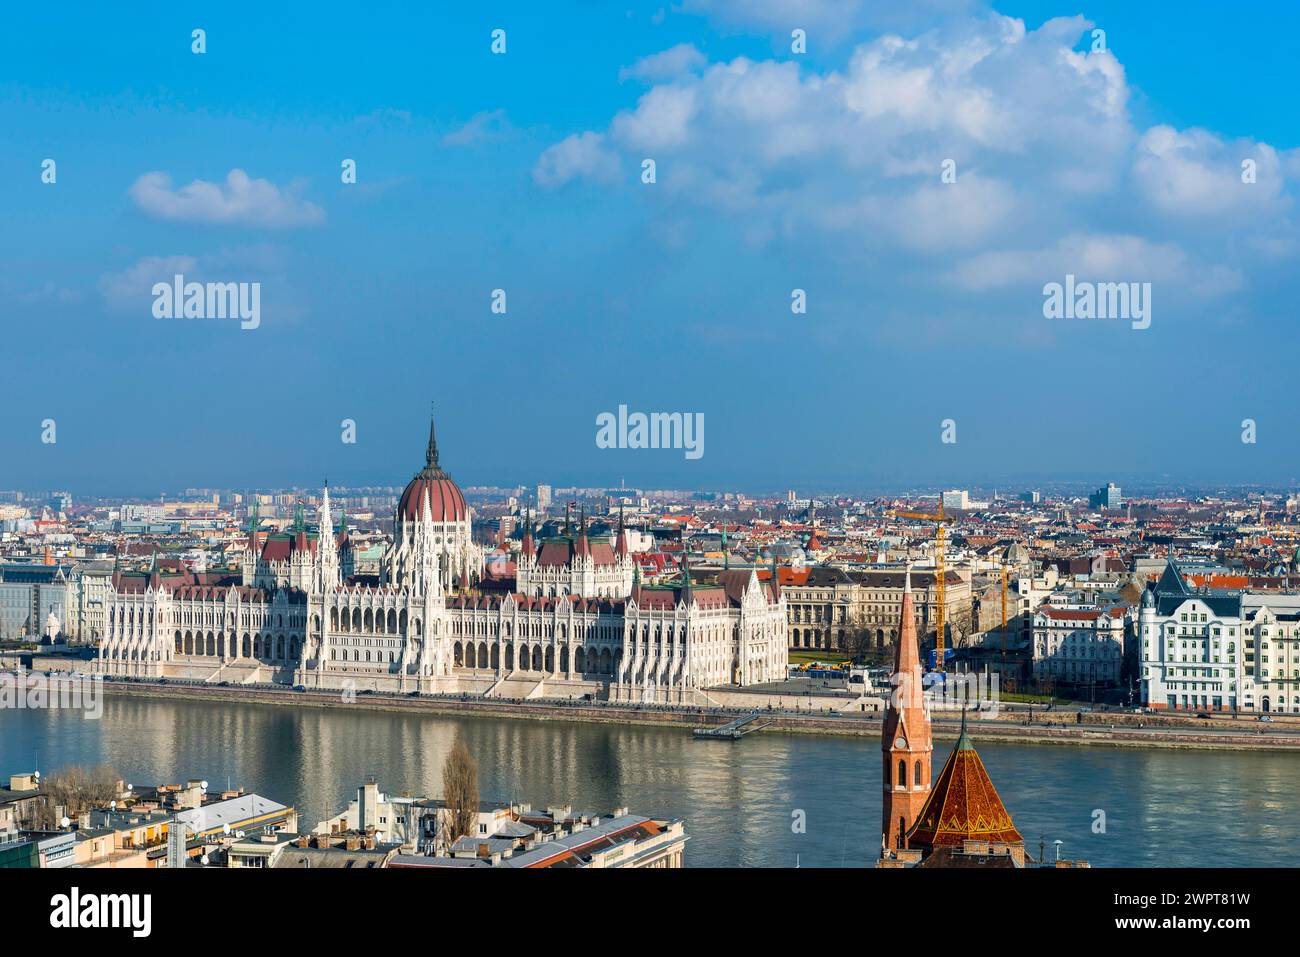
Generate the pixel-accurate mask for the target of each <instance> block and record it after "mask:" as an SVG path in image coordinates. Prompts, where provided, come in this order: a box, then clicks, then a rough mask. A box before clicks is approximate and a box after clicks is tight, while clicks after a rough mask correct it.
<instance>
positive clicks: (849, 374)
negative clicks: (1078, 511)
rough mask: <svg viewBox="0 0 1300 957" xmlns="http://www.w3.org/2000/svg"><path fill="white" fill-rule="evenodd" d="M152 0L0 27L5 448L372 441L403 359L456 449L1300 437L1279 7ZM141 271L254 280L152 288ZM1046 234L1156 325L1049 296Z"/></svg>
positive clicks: (830, 480)
mask: <svg viewBox="0 0 1300 957" xmlns="http://www.w3.org/2000/svg"><path fill="white" fill-rule="evenodd" d="M150 9H151V10H152V12H153V14H154V15H153V16H152V17H149V18H145V19H144V20H142V21H141V22H132V23H130V24H129V27H128V26H127V25H126V24H123V23H119V22H117V21H116V19H115V18H113V17H112V15H111V14H110V13H109V12H107V11H99V10H94V9H78V10H77V11H76V16H77V17H78V19H79V26H80V29H79V30H78V31H75V32H74V33H72V34H65V33H62V32H55V31H52V30H51V29H50V28H49V26H48V24H46V23H45V22H44V21H43V20H42V19H41V14H40V12H39V11H16V12H15V25H14V28H13V29H12V30H11V31H10V32H9V33H8V34H7V36H6V38H5V39H4V40H3V41H0V42H3V43H4V44H5V46H4V47H3V49H4V52H5V54H6V56H5V62H6V68H5V72H4V73H3V74H0V110H3V111H4V113H5V115H6V116H7V118H8V119H9V120H10V123H9V127H10V129H11V139H12V142H11V144H10V149H9V150H7V151H6V153H5V155H4V156H3V157H0V205H3V206H4V208H5V209H6V211H7V213H8V217H7V218H8V220H9V227H10V228H8V229H7V230H6V231H5V239H4V241H3V242H4V245H3V246H0V250H3V251H4V253H5V261H6V265H5V267H3V269H0V293H2V294H3V295H4V297H5V299H6V302H7V304H8V306H9V309H10V315H9V322H8V323H7V324H6V336H5V338H6V349H5V350H4V351H3V354H0V375H3V377H4V380H5V382H6V383H7V385H8V390H7V396H6V402H5V403H4V405H3V407H0V443H2V447H3V448H4V449H5V450H6V454H5V456H4V462H3V466H2V467H0V486H4V487H19V488H33V487H57V488H65V487H66V488H71V489H73V490H75V491H78V492H80V493H88V494H96V493H101V494H114V493H116V494H122V495H142V496H148V495H154V494H157V492H158V491H160V490H162V489H167V488H184V487H186V486H193V485H215V486H229V487H250V486H259V485H264V484H285V485H292V484H298V485H304V486H314V485H318V484H320V482H321V481H323V477H324V476H326V475H328V476H330V478H331V479H332V480H333V481H336V482H338V483H339V484H347V485H365V484H398V483H400V482H402V481H403V480H404V477H405V476H406V473H407V472H408V471H409V470H410V469H411V468H412V463H410V461H409V455H408V453H407V450H408V449H409V447H410V441H411V437H412V435H417V434H418V433H419V431H420V429H421V428H422V422H423V419H424V417H425V415H426V414H427V413H426V409H427V405H428V403H429V401H430V400H431V399H432V400H433V401H434V403H435V404H436V407H437V410H438V413H439V418H440V422H441V423H442V425H441V427H442V429H443V430H444V434H443V440H444V447H445V449H446V458H447V462H448V467H449V468H451V469H452V470H453V471H454V472H455V474H456V476H457V478H458V481H460V482H462V483H463V484H465V485H478V484H492V485H505V484H522V485H532V484H535V483H536V482H539V481H545V482H549V483H551V484H554V485H581V486H588V485H601V484H605V485H616V484H617V482H618V480H619V478H620V477H626V478H627V480H628V482H629V484H636V485H640V486H646V487H668V488H724V487H736V488H755V489H762V488H771V489H782V488H788V487H794V488H816V489H836V488H839V489H844V490H846V491H847V490H852V489H864V490H866V489H885V488H891V487H907V486H918V485H920V486H930V487H935V488H946V487H954V486H964V485H970V486H973V485H976V484H979V485H980V486H982V487H989V486H991V485H994V484H998V483H1001V482H1005V483H1007V484H1008V485H1010V483H1012V482H1023V483H1031V482H1042V481H1046V480H1051V479H1053V478H1063V477H1068V476H1071V475H1078V476H1086V478H1080V479H1079V481H1080V482H1081V483H1082V484H1084V485H1087V484H1089V483H1093V482H1096V481H1105V480H1107V479H1111V478H1117V479H1120V480H1122V481H1124V482H1126V483H1127V484H1130V485H1134V486H1137V485H1138V484H1139V483H1140V481H1148V482H1150V483H1152V484H1153V485H1160V484H1162V483H1171V484H1180V483H1186V484H1188V485H1189V486H1199V485H1206V486H1213V485H1216V484H1220V483H1223V484H1243V483H1250V484H1256V483H1258V484H1268V485H1284V484H1285V483H1289V482H1294V481H1295V480H1296V477H1297V476H1298V475H1300V453H1297V450H1296V448H1295V446H1294V444H1292V443H1288V442H1286V441H1285V436H1287V435H1289V434H1291V433H1292V432H1293V431H1294V429H1295V428H1296V426H1297V425H1300V421H1297V412H1296V411H1295V409H1294V405H1293V404H1292V403H1289V402H1287V401H1286V400H1287V398H1288V395H1287V386H1288V384H1289V376H1288V372H1289V369H1288V367H1287V366H1286V364H1285V363H1286V358H1285V357H1286V355H1287V354H1289V350H1288V349H1286V348H1285V347H1284V346H1285V343H1286V342H1287V341H1289V338H1288V337H1289V336H1290V335H1292V333H1291V329H1290V324H1289V320H1290V319H1291V314H1292V312H1293V307H1292V303H1294V302H1295V301H1296V299H1297V293H1300V289H1297V285H1296V283H1297V280H1296V277H1295V270H1294V260H1295V256H1296V254H1297V249H1298V248H1300V246H1298V244H1297V235H1296V225H1295V222H1294V219H1293V215H1294V210H1293V193H1294V182H1295V177H1296V176H1297V174H1298V172H1300V154H1298V153H1297V150H1296V145H1297V144H1296V143H1295V139H1294V128H1293V124H1289V123H1287V122H1286V116H1287V115H1288V106H1287V104H1286V95H1287V87H1286V82H1285V79H1286V76H1287V72H1286V71H1287V70H1288V69H1289V67H1288V65H1287V64H1288V56H1287V54H1288V52H1289V51H1290V49H1291V47H1293V45H1294V41H1292V40H1291V39H1290V37H1291V35H1292V34H1293V33H1294V30H1293V29H1289V28H1288V25H1289V26H1290V27H1294V25H1295V19H1296V14H1295V13H1294V12H1293V11H1284V10H1278V11H1273V12H1272V13H1271V14H1270V18H1269V22H1270V23H1272V25H1273V28H1272V29H1269V30H1267V31H1264V30H1261V28H1260V26H1261V23H1260V21H1257V20H1252V18H1248V17H1234V16H1228V15H1226V14H1223V13H1221V12H1219V11H1218V10H1216V9H1215V8H1213V7H1211V6H1210V5H1208V4H1200V5H1193V7H1192V8H1190V10H1189V11H1187V12H1185V13H1184V15H1183V16H1182V17H1180V18H1179V19H1178V20H1176V21H1173V22H1168V23H1166V22H1163V21H1162V22H1160V23H1159V29H1156V24H1155V22H1154V21H1155V20H1156V19H1158V13H1157V12H1151V11H1141V10H1138V11H1134V10H1128V9H1126V7H1125V6H1124V5H1122V4H1118V3H1109V2H1107V3H1090V4H1088V5H1086V7H1085V8H1084V9H1083V11H1082V15H1081V16H1072V14H1073V13H1074V11H1073V10H1067V9H1065V8H1062V7H1060V5H1059V4H1053V3H1038V2H1034V3H1016V2H1008V3H994V4H993V5H992V6H988V5H985V4H980V3H973V2H972V3H965V2H963V3H957V2H954V3H947V2H934V3H930V4H926V5H925V6H924V7H923V8H922V9H923V11H924V12H923V13H921V14H913V13H909V14H898V15H892V16H883V15H881V14H879V13H878V11H875V9H874V7H872V6H871V5H860V4H855V3H831V2H824V3H809V4H805V5H802V6H800V7H799V8H797V9H796V10H795V11H794V12H789V11H785V12H782V11H781V10H780V5H777V4H768V3H750V4H739V5H722V4H715V3H712V2H708V0H692V2H688V3H684V4H681V5H680V7H679V6H674V5H672V4H658V3H649V4H639V3H633V4H629V5H627V6H626V7H619V8H617V9H613V8H611V9H598V8H589V7H574V8H572V9H571V10H570V11H569V15H567V16H543V15H541V14H538V13H535V12H532V11H529V10H528V9H527V8H526V6H524V5H510V4H506V5H501V6H499V7H494V8H493V9H492V10H490V11H446V12H443V13H441V14H438V15H434V14H425V13H420V12H416V11H410V10H405V9H402V10H401V11H400V12H401V17H402V23H403V24H404V29H402V30H401V31H393V30H392V29H391V28H392V25H393V20H392V19H390V18H384V17H375V18H374V19H365V20H362V19H361V18H352V19H349V17H348V16H347V15H346V13H345V12H343V8H334V9H333V11H332V12H331V8H328V7H327V8H323V9H322V11H321V12H320V14H319V16H318V18H316V19H310V20H305V21H303V22H298V21H297V20H295V22H294V24H293V31H294V32H293V33H292V39H291V40H290V39H286V36H287V35H286V33H285V27H286V26H287V24H286V22H284V21H283V20H282V18H281V15H280V14H278V13H277V12H275V11H271V10H265V9H259V8H256V7H253V6H236V7H233V8H230V9H228V10H223V11H212V12H204V13H203V14H202V15H201V16H196V15H194V14H191V13H190V12H176V11H172V10H169V9H167V8H166V7H163V6H156V7H152V8H150ZM392 12H393V13H394V15H396V12H397V11H396V8H393V11H392ZM1066 13H1069V14H1071V16H1067V17H1066V18H1064V19H1062V18H1059V15H1061V14H1066ZM1054 18H1055V19H1054ZM200 20H201V21H203V22H201V23H200V22H199V21H200ZM795 21H799V22H795ZM196 28H197V29H202V30H204V38H205V43H206V46H205V49H204V52H203V53H202V54H201V55H200V54H197V53H195V52H192V43H193V42H194V41H192V39H191V34H192V31H193V30H194V29H196ZM497 29H501V30H504V31H505V36H504V38H503V39H504V43H505V52H503V53H494V52H493V48H492V44H493V43H494V37H493V31H494V30H497ZM792 30H802V31H805V33H806V49H805V52H795V51H794V50H793V49H792V41H791V39H790V34H791V31H792ZM1097 30H1102V31H1104V35H1103V36H1102V37H1100V38H1099V37H1098V36H1097V35H1096V34H1095V31H1097ZM890 36H897V37H900V38H902V40H901V41H898V40H893V39H889V37H890ZM1099 39H1100V47H1098V42H1099ZM19 41H21V42H19ZM1193 66H1194V68H1193ZM1242 77H1246V78H1247V79H1248V81H1249V92H1248V93H1245V94H1242V95H1234V91H1235V90H1236V83H1237V81H1238V80H1240V78H1242ZM1229 78H1231V79H1232V80H1233V83H1228V82H1227V80H1228V79H1229ZM1031 90H1032V91H1033V95H1032V96H1031V95H1029V91H1031ZM644 158H654V159H655V160H656V164H657V165H656V173H657V177H656V181H655V182H654V183H652V184H648V183H644V182H642V174H643V167H642V161H643V159H644ZM46 159H52V160H54V161H55V164H56V170H57V175H56V178H55V179H54V181H53V182H47V181H43V177H44V175H45V169H44V165H43V164H44V161H45V160H46ZM92 159H93V162H92ZM949 159H951V160H952V161H953V164H954V165H953V172H954V176H955V181H954V182H945V181H944V180H943V179H942V176H943V171H944V164H945V163H946V162H947V161H948V160H949ZM1246 159H1249V160H1252V161H1253V162H1254V164H1255V167H1254V174H1253V175H1254V176H1255V179H1254V181H1253V182H1250V183H1246V182H1243V181H1242V179H1241V176H1242V171H1241V169H1240V168H1239V167H1240V164H1241V163H1242V162H1243V161H1244V160H1246ZM347 160H353V161H355V163H356V166H355V172H356V182H355V183H347V182H344V181H343V180H342V177H341V175H340V170H341V166H342V165H343V164H344V163H345V161H347ZM344 172H346V170H344ZM176 274H184V275H186V276H187V279H188V280H193V281H200V282H237V283H247V284H253V283H257V284H260V290H261V297H262V298H261V316H260V321H259V324H258V325H257V327H256V328H247V329H240V328H239V323H230V322H221V321H219V320H209V319H203V320H192V321H183V320H174V319H170V320H169V319H159V318H155V312H154V311H153V306H154V297H153V296H152V295H151V292H150V290H151V287H152V286H153V285H154V284H155V283H157V282H167V283H170V282H171V280H172V278H173V276H174V275H176ZM1076 276H1077V278H1078V279H1079V281H1080V282H1095V283H1099V284H1100V283H1106V282H1124V283H1127V282H1133V283H1139V284H1141V283H1150V284H1151V287H1152V292H1151V294H1150V297H1149V298H1148V299H1147V307H1148V308H1149V312H1150V315H1149V316H1148V317H1147V318H1149V320H1150V324H1149V325H1148V326H1147V327H1145V328H1142V327H1141V326H1140V323H1139V322H1135V323H1133V324H1132V325H1131V324H1130V323H1129V322H1127V321H1119V322H1114V321H1085V320H1073V321H1071V320H1051V319H1047V318H1045V316H1044V312H1043V310H1044V294H1043V292H1042V290H1043V288H1044V287H1045V285H1046V284H1050V283H1061V284H1065V283H1067V279H1068V281H1069V282H1071V283H1072V282H1073V277H1076ZM497 289H500V290H503V291H504V292H505V293H506V295H507V296H508V307H507V310H506V312H505V314H499V313H493V311H492V303H493V292H494V290H497ZM798 290H802V291H803V293H804V294H805V296H806V312H802V313H796V312H792V297H793V296H794V293H795V292H796V291H798ZM1143 321H1145V320H1143ZM1270 344H1271V345H1270ZM1279 345H1280V346H1282V347H1278V346H1279ZM1198 383H1199V384H1201V386H1203V387H1205V388H1209V390H1210V391H1209V393H1208V394H1209V395H1210V396H1212V398H1211V399H1210V400H1209V401H1205V400H1203V399H1201V398H1200V395H1202V394H1205V393H1203V392H1199V391H1198V392H1192V391H1191V390H1192V389H1193V388H1198V387H1197V384H1198ZM1211 384H1212V385H1211ZM377 386H378V387H377ZM621 405H626V406H628V407H630V408H633V409H644V410H647V411H651V410H664V411H679V412H682V413H686V414H694V415H700V416H702V417H703V421H704V422H705V423H706V424H707V429H706V432H707V437H708V441H707V451H705V452H704V454H702V455H701V456H700V457H699V458H698V459H694V460H693V459H690V458H688V457H685V456H683V455H682V453H681V451H680V450H662V449H660V450H653V449H646V450H634V449H619V448H601V447H600V446H599V444H598V441H597V432H598V417H599V416H601V415H602V414H605V413H609V412H612V411H613V410H616V409H618V408H619V407H620V406H621ZM949 420H951V422H952V423H953V428H952V429H951V430H949V429H948V427H947V425H946V424H945V423H947V422H948V421H949ZM47 421H51V422H53V423H54V425H55V429H56V431H57V439H56V441H54V442H43V441H42V438H43V436H44V435H45V433H46V432H47V427H46V425H45V423H46V422H47ZM345 421H350V422H352V423H354V425H355V438H356V441H355V443H351V444H349V443H345V442H344V441H342V440H341V437H340V436H341V433H342V432H343V431H345V427H344V425H343V423H344V422H345ZM1247 421H1250V422H1251V428H1250V429H1249V432H1250V436H1251V438H1252V439H1253V441H1244V438H1245V435H1246V432H1247V431H1248V430H1247V427H1246V425H1245V423H1246V422H1247ZM946 432H951V436H952V437H953V438H954V439H955V441H951V442H948V441H945V440H944V435H945V433H946ZM1148 463H1159V464H1158V465H1155V464H1151V465H1148ZM1135 480H1137V481H1135Z"/></svg>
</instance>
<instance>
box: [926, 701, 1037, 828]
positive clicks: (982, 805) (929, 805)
mask: <svg viewBox="0 0 1300 957" xmlns="http://www.w3.org/2000/svg"><path fill="white" fill-rule="evenodd" d="M966 840H985V841H995V842H999V843H1005V844H1014V843H1023V842H1024V838H1023V837H1021V836H1020V832H1019V831H1017V830H1016V826H1015V824H1014V823H1013V822H1012V820H1011V815H1010V814H1009V813H1007V809H1006V806H1005V805H1003V803H1002V799H1001V798H1000V797H998V792H997V789H996V788H995V787H993V782H992V781H991V780H990V779H989V773H988V772H987V771H986V770H984V762H983V761H981V760H980V756H979V754H977V753H976V751H975V746H974V745H973V744H971V740H970V735H968V734H967V733H966V715H965V713H964V712H963V713H962V719H961V735H960V736H959V737H958V738H957V746H956V747H955V748H953V749H952V754H950V755H949V756H948V762H947V763H946V764H945V765H944V766H943V770H942V771H941V772H939V777H938V778H937V779H936V780H935V782H934V788H933V789H932V790H931V791H930V797H929V799H928V800H927V801H926V802H925V807H923V808H922V809H921V813H920V815H919V816H918V817H917V819H916V825H915V826H914V827H913V828H912V830H911V832H910V833H909V834H908V835H907V846H908V847H916V848H927V847H928V848H937V847H952V846H960V845H961V843H962V842H963V841H966Z"/></svg>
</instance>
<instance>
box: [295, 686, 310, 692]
mask: <svg viewBox="0 0 1300 957" xmlns="http://www.w3.org/2000/svg"><path fill="white" fill-rule="evenodd" d="M293 690H294V691H306V690H307V686H306V685H294V686H293Z"/></svg>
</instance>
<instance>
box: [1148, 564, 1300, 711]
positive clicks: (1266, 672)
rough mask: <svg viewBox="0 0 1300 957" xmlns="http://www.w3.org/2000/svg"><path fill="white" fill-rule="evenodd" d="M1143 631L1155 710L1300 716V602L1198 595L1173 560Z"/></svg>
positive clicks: (1152, 595)
mask: <svg viewBox="0 0 1300 957" xmlns="http://www.w3.org/2000/svg"><path fill="white" fill-rule="evenodd" d="M1138 632H1139V637H1138V640H1139V642H1140V647H1139V655H1140V658H1141V668H1142V700H1143V702H1144V703H1145V704H1147V705H1148V706H1150V707H1152V708H1160V709H1186V710H1195V711H1207V712H1210V711H1220V710H1222V711H1234V710H1235V711H1247V712H1258V713H1266V712H1290V713H1293V714H1294V713H1300V596H1296V595H1282V594H1249V593H1247V594H1241V593H1237V592H1225V591H1211V590H1208V589H1202V590H1199V591H1198V590H1196V589H1194V588H1192V587H1191V586H1190V585H1188V584H1187V582H1186V580H1185V579H1184V577H1183V572H1182V570H1181V569H1179V568H1178V566H1177V565H1176V564H1175V563H1173V562H1172V561H1171V562H1169V564H1168V566H1167V567H1166V569H1165V572H1164V574H1163V575H1162V576H1161V578H1160V581H1159V583H1158V584H1157V585H1156V586H1155V587H1154V588H1149V589H1147V591H1146V592H1145V593H1144V594H1143V597H1142V610H1141V612H1140V614H1139V625H1138Z"/></svg>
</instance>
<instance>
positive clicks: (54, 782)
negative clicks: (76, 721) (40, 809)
mask: <svg viewBox="0 0 1300 957" xmlns="http://www.w3.org/2000/svg"><path fill="white" fill-rule="evenodd" d="M42 790H43V791H44V792H45V794H46V802H45V816H46V821H45V823H46V825H47V826H56V825H57V824H58V819H57V818H56V817H55V815H56V814H58V813H59V809H60V808H62V809H63V810H62V813H63V815H65V816H67V817H69V818H71V819H73V820H76V818H77V816H78V815H80V814H83V813H85V812H87V811H89V810H90V809H91V808H98V807H107V806H108V803H109V802H110V801H112V800H115V799H116V798H117V797H118V795H119V794H120V793H121V791H122V778H121V775H119V774H118V773H117V771H115V770H114V769H113V768H112V767H110V766H109V765H107V764H100V765H97V766H95V767H93V768H86V767H83V766H82V765H79V764H73V765H69V766H68V767H66V768H64V769H63V770H61V771H58V772H56V773H54V774H52V775H50V776H49V777H48V778H46V779H45V781H44V783H43V785H42Z"/></svg>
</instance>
